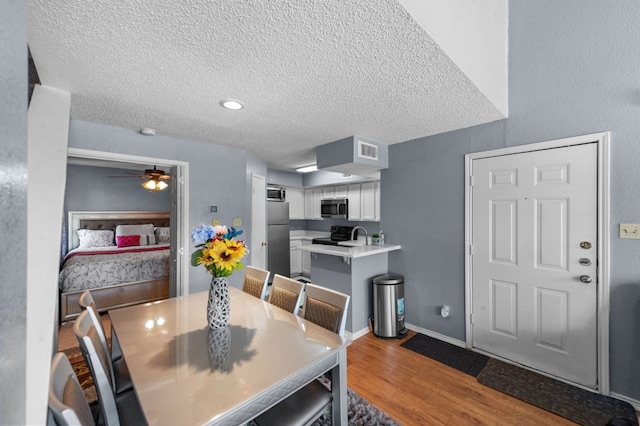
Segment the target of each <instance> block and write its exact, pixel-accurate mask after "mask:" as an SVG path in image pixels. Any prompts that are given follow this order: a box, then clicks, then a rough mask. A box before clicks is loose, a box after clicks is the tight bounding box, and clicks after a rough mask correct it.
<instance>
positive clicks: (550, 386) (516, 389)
mask: <svg viewBox="0 0 640 426" xmlns="http://www.w3.org/2000/svg"><path fill="white" fill-rule="evenodd" d="M478 381H479V382H480V383H482V384H483V385H485V386H489V387H491V388H494V389H497V390H499V391H500V392H503V393H506V394H508V395H511V396H513V397H515V398H518V399H521V400H522V401H525V402H528V403H529V404H532V405H535V406H537V407H540V408H542V409H544V410H547V411H551V412H552V413H555V414H557V415H559V416H562V417H564V418H567V419H569V420H572V421H574V422H576V423H579V424H581V425H585V426H591V425H593V426H604V425H607V424H611V425H621V426H622V425H625V426H626V425H629V426H631V425H633V426H637V425H638V419H637V417H636V413H635V410H634V409H633V407H632V406H631V404H629V403H627V402H624V401H620V400H619V399H615V398H611V397H608V396H604V395H600V394H597V393H593V392H589V391H587V390H584V389H580V388H577V387H575V386H571V385H568V384H566V383H563V382H560V381H558V380H554V379H552V378H549V377H546V376H543V375H541V374H537V373H534V372H532V371H529V370H526V369H524V368H520V367H517V366H515V365H512V364H508V363H506V362H502V361H498V360H496V359H489V361H488V362H487V363H486V366H485V368H484V369H483V370H482V372H481V373H480V375H479V376H478ZM613 419H615V420H614V421H612V420H613ZM610 422H611V423H610Z"/></svg>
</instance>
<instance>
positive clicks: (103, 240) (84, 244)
mask: <svg viewBox="0 0 640 426" xmlns="http://www.w3.org/2000/svg"><path fill="white" fill-rule="evenodd" d="M76 233H77V234H78V239H79V240H80V245H79V247H80V248H93V247H109V246H113V245H114V244H113V231H112V230H110V229H98V230H94V229H78V230H77V231H76Z"/></svg>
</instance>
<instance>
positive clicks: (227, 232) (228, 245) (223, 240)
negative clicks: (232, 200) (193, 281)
mask: <svg viewBox="0 0 640 426" xmlns="http://www.w3.org/2000/svg"><path fill="white" fill-rule="evenodd" d="M241 234H242V231H241V230H236V229H235V228H228V229H227V227H226V226H211V225H200V226H198V227H197V228H195V229H194V230H193V231H192V232H191V239H192V240H193V242H194V243H196V247H197V248H198V249H197V250H196V251H194V252H193V253H192V254H191V265H193V266H198V265H202V266H204V267H205V269H206V270H207V271H209V273H210V274H211V275H213V276H214V277H228V276H230V275H231V274H232V273H233V271H236V270H238V269H242V268H243V267H244V265H243V264H242V263H241V262H240V261H241V260H242V258H243V257H244V256H245V255H246V254H247V253H248V252H249V250H248V249H247V246H246V245H245V244H244V242H243V241H242V240H238V239H237V237H238V236H239V235H241Z"/></svg>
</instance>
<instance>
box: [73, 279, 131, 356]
mask: <svg viewBox="0 0 640 426" xmlns="http://www.w3.org/2000/svg"><path fill="white" fill-rule="evenodd" d="M78 305H80V308H81V309H89V308H91V309H92V310H93V316H94V317H95V318H96V319H97V320H98V323H99V324H100V327H98V328H97V331H98V334H100V339H101V340H102V341H103V342H104V344H105V346H106V347H107V351H110V352H109V353H110V354H111V359H112V360H113V361H115V360H117V359H120V358H122V351H121V350H120V344H119V343H118V337H117V336H116V335H115V334H114V333H113V330H111V349H110V350H109V346H108V345H107V333H106V331H105V329H104V324H103V323H102V317H101V316H100V311H99V310H98V306H97V305H96V302H95V301H94V300H93V296H92V295H91V291H90V290H85V291H84V292H82V294H81V295H80V298H79V299H78Z"/></svg>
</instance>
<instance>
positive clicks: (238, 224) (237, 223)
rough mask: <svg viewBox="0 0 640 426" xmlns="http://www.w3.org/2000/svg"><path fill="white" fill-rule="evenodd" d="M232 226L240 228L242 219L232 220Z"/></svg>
mask: <svg viewBox="0 0 640 426" xmlns="http://www.w3.org/2000/svg"><path fill="white" fill-rule="evenodd" d="M233 226H242V219H240V218H239V217H235V218H233Z"/></svg>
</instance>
